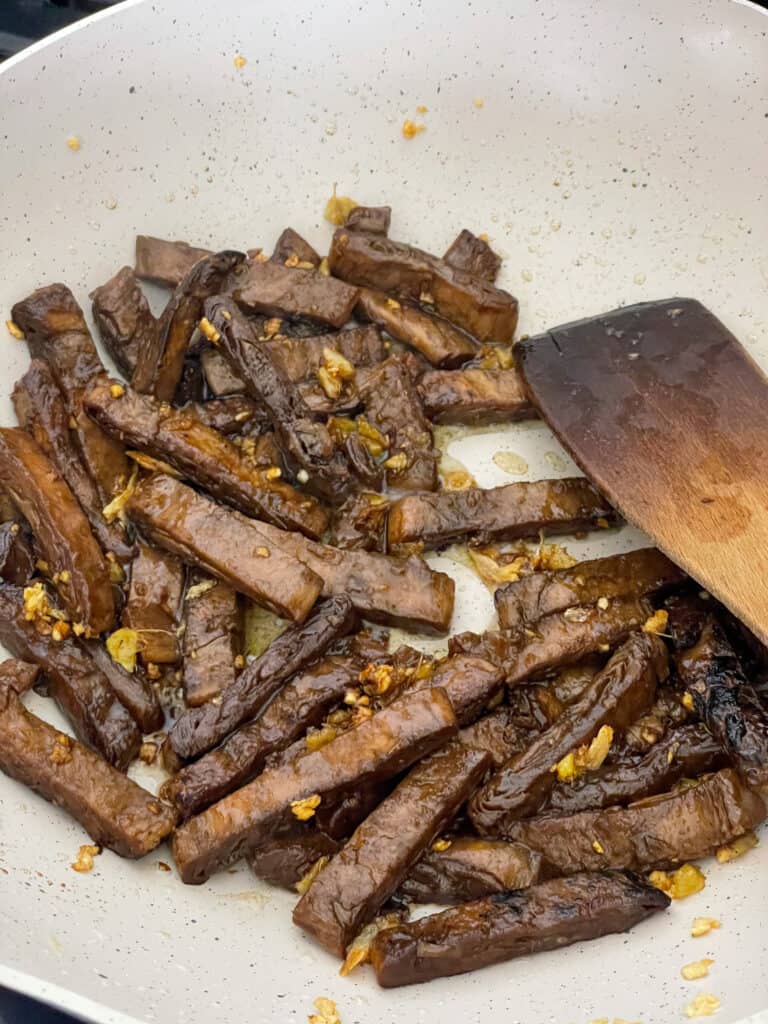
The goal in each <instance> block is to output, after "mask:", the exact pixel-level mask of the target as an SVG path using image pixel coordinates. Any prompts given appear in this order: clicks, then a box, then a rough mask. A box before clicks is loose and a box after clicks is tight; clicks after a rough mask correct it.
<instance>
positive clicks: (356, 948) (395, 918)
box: [339, 911, 403, 978]
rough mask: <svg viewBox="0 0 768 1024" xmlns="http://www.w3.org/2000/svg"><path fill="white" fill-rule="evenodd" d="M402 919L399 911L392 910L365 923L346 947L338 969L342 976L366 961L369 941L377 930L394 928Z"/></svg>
mask: <svg viewBox="0 0 768 1024" xmlns="http://www.w3.org/2000/svg"><path fill="white" fill-rule="evenodd" d="M402 920H403V915H402V913H401V912H399V911H392V912H391V913H389V914H382V915H381V916H380V917H377V918H375V919H374V920H373V921H371V923H370V924H368V925H366V926H365V928H363V930H362V931H361V932H360V934H359V935H358V936H357V937H356V938H355V939H353V941H352V942H351V943H350V944H349V946H348V947H347V957H346V960H345V961H344V963H343V964H342V965H341V970H340V971H339V974H340V975H341V976H342V978H345V977H346V976H347V975H348V974H350V973H351V972H352V971H353V970H354V969H355V968H356V967H358V966H359V965H360V964H365V963H367V962H368V960H369V959H370V954H371V943H372V942H373V940H374V939H375V938H376V936H377V935H378V934H379V932H381V931H384V929H385V928H394V927H395V925H398V924H400V923H401V922H402Z"/></svg>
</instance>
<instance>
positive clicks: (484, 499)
mask: <svg viewBox="0 0 768 1024" xmlns="http://www.w3.org/2000/svg"><path fill="white" fill-rule="evenodd" d="M615 520H616V514H615V513H614V511H613V509H612V508H611V506H610V505H609V504H608V502H607V501H605V499H604V498H602V497H601V496H600V494H598V492H597V491H596V490H595V488H594V487H593V486H592V484H591V483H589V481H588V480H585V479H584V478H583V477H572V478H567V479H565V480H537V481H535V482H534V483H528V482H525V481H520V482H519V483H513V484H505V485H504V486H503V487H492V488H489V489H487V490H484V489H483V488H480V487H468V488H467V489H466V490H463V491H440V492H439V493H437V494H408V495H406V496H405V497H404V498H400V499H399V500H398V501H395V502H394V503H393V505H392V507H391V509H390V511H389V519H388V521H387V542H388V546H389V549H390V550H391V551H397V549H398V548H403V547H406V546H407V545H412V544H421V545H423V546H424V547H425V548H440V547H444V546H445V545H446V544H455V543H458V542H461V541H466V540H469V541H471V542H472V543H474V544H488V543H490V542H491V541H498V540H518V539H520V538H523V537H538V536H539V535H540V534H541V533H542V532H543V533H546V534H555V533H575V532H576V531H578V530H595V529H600V528H601V527H603V526H605V525H606V524H607V523H609V522H615Z"/></svg>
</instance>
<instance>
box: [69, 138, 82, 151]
mask: <svg viewBox="0 0 768 1024" xmlns="http://www.w3.org/2000/svg"><path fill="white" fill-rule="evenodd" d="M67 145H68V146H69V148H70V149H71V150H72V152H73V153H76V152H77V151H78V149H80V147H81V146H82V142H81V141H80V139H79V138H78V136H77V135H70V136H69V137H68V138H67Z"/></svg>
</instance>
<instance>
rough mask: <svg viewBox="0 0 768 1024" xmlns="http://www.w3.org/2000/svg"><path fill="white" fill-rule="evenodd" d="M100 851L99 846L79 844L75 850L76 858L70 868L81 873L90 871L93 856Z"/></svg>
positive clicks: (96, 855)
mask: <svg viewBox="0 0 768 1024" xmlns="http://www.w3.org/2000/svg"><path fill="white" fill-rule="evenodd" d="M100 853H101V847H100V846H81V847H80V849H79V850H78V851H77V858H76V859H75V861H74V862H73V863H72V865H71V867H72V870H73V871H79V872H80V873H81V874H84V873H85V872H86V871H90V870H91V869H92V868H93V858H94V857H98V855H99V854H100Z"/></svg>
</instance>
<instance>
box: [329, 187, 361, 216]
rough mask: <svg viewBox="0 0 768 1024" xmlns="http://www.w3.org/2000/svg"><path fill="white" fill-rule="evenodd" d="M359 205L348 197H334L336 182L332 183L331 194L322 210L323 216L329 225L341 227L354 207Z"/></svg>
mask: <svg viewBox="0 0 768 1024" xmlns="http://www.w3.org/2000/svg"><path fill="white" fill-rule="evenodd" d="M359 205H360V203H358V202H357V200H356V199H352V198H350V196H337V195H336V182H334V183H333V194H332V195H331V198H330V199H329V200H328V202H327V203H326V204H325V209H324V210H323V216H324V217H325V219H326V220H327V221H330V222H331V224H335V225H336V227H341V226H342V224H345V223H346V221H347V217H349V215H350V213H351V212H352V210H354V208H355V207H356V206H359Z"/></svg>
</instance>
